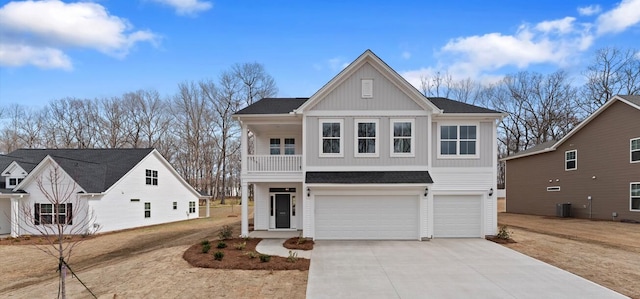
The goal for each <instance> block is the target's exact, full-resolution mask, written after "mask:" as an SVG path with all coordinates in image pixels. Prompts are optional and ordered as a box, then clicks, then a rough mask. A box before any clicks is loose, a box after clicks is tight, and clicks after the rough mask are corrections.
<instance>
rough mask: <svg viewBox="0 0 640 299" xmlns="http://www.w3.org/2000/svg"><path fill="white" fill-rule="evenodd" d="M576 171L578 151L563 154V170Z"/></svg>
mask: <svg viewBox="0 0 640 299" xmlns="http://www.w3.org/2000/svg"><path fill="white" fill-rule="evenodd" d="M576 169H578V150H570V151H566V152H564V170H576Z"/></svg>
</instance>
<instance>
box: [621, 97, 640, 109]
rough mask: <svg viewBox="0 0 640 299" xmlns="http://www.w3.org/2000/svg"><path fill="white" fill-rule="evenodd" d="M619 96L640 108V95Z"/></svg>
mask: <svg viewBox="0 0 640 299" xmlns="http://www.w3.org/2000/svg"><path fill="white" fill-rule="evenodd" d="M618 96H619V97H621V98H623V99H625V100H627V101H629V102H631V103H634V104H635V105H636V106H638V107H640V95H618Z"/></svg>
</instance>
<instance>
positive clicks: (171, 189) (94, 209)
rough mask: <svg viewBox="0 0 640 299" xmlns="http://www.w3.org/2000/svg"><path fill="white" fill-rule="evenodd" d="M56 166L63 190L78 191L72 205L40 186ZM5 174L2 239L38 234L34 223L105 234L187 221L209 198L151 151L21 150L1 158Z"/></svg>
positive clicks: (0, 181)
mask: <svg viewBox="0 0 640 299" xmlns="http://www.w3.org/2000/svg"><path fill="white" fill-rule="evenodd" d="M54 167H55V168H56V169H58V170H59V171H60V172H61V179H62V180H61V181H60V183H59V185H60V188H67V187H73V188H75V189H74V190H73V194H76V195H75V196H77V198H74V199H73V200H71V203H72V205H65V206H64V207H62V206H61V207H54V206H53V205H52V204H51V202H50V201H49V200H47V198H46V197H45V195H44V194H43V192H42V191H41V190H40V188H39V187H38V180H41V182H43V183H44V184H45V185H46V184H47V183H48V182H47V176H48V175H49V173H50V170H51V169H53V168H54ZM0 171H1V172H0V235H3V234H11V235H12V236H18V235H24V234H37V233H38V231H35V230H33V227H30V226H32V225H31V223H29V224H27V223H26V221H30V220H31V221H33V220H35V222H36V223H35V225H47V224H55V223H62V224H65V226H66V227H68V228H69V230H72V227H71V226H73V225H82V227H88V228H90V229H92V228H93V227H96V228H97V227H100V232H107V231H113V230H120V229H127V228H133V227H139V226H146V225H153V224H160V223H165V222H172V221H179V220H186V219H191V218H197V217H198V199H199V198H207V197H206V196H204V197H203V196H201V195H200V194H199V193H198V192H196V190H194V189H193V188H192V187H191V186H190V185H189V184H188V183H187V182H186V181H184V180H183V179H182V178H181V177H180V176H179V175H178V173H177V172H176V171H175V169H173V167H171V165H170V164H169V162H167V160H165V159H164V158H163V157H162V155H160V153H158V151H156V150H155V149H151V148H148V149H19V150H16V151H13V152H11V153H9V154H7V155H0ZM74 203H75V206H74V205H73V204H74ZM78 205H81V206H82V208H79V207H78ZM23 207H29V208H33V209H32V212H33V213H34V214H33V215H32V216H33V217H29V218H30V219H27V218H25V217H24V215H23V213H22V208H23ZM71 211H74V212H73V214H72V213H71ZM89 215H91V216H92V217H87V216H89ZM81 219H88V220H87V221H89V219H90V221H92V223H81V222H82V220H81Z"/></svg>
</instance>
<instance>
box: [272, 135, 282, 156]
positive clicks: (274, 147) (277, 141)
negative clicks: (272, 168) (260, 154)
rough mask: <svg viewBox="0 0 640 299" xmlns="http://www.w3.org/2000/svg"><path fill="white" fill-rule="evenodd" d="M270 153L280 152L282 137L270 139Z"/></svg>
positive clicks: (277, 153)
mask: <svg viewBox="0 0 640 299" xmlns="http://www.w3.org/2000/svg"><path fill="white" fill-rule="evenodd" d="M269 154H270V155H279V154H280V138H271V139H269Z"/></svg>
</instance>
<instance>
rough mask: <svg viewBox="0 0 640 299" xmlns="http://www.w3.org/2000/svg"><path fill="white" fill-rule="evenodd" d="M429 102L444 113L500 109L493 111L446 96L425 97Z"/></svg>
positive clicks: (483, 111) (488, 111) (482, 111)
mask: <svg viewBox="0 0 640 299" xmlns="http://www.w3.org/2000/svg"><path fill="white" fill-rule="evenodd" d="M427 99H429V101H431V103H433V104H434V105H436V106H437V107H438V108H440V109H442V111H444V113H501V112H500V111H495V110H491V109H487V108H483V107H479V106H475V105H471V104H467V103H463V102H459V101H455V100H452V99H447V98H439V97H434V98H429V97H428V98H427Z"/></svg>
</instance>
